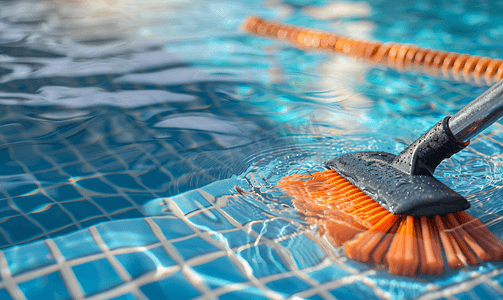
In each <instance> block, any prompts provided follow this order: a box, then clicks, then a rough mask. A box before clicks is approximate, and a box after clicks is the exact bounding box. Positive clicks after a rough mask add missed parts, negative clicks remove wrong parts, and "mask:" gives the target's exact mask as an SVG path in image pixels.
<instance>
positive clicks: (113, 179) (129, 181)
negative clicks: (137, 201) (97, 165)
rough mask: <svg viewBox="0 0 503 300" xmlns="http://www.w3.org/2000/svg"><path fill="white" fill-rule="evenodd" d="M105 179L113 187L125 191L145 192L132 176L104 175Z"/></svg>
mask: <svg viewBox="0 0 503 300" xmlns="http://www.w3.org/2000/svg"><path fill="white" fill-rule="evenodd" d="M105 178H106V179H107V180H108V181H110V183H112V184H113V185H115V186H117V187H120V188H122V189H125V190H134V191H145V188H144V187H142V186H141V185H139V184H138V183H137V182H136V181H135V180H134V178H133V177H132V176H130V175H127V174H114V175H106V176H105Z"/></svg>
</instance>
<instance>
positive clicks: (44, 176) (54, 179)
mask: <svg viewBox="0 0 503 300" xmlns="http://www.w3.org/2000/svg"><path fill="white" fill-rule="evenodd" d="M33 176H35V178H37V180H38V181H40V183H41V184H42V186H52V185H54V184H56V183H60V182H68V179H70V177H68V175H66V174H61V173H60V172H59V171H57V170H54V171H49V172H44V173H35V174H33Z"/></svg>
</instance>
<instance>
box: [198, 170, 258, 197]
mask: <svg viewBox="0 0 503 300" xmlns="http://www.w3.org/2000/svg"><path fill="white" fill-rule="evenodd" d="M241 185H246V186H247V185H248V182H247V181H246V179H239V178H238V177H237V176H236V175H232V177H231V178H229V179H222V180H218V181H215V182H213V183H210V184H208V185H205V186H203V187H202V188H201V189H202V190H203V191H205V192H207V193H208V194H210V195H212V196H213V197H215V198H216V197H218V196H221V195H229V194H231V193H236V190H235V189H234V187H235V186H241ZM229 191H230V193H229Z"/></svg>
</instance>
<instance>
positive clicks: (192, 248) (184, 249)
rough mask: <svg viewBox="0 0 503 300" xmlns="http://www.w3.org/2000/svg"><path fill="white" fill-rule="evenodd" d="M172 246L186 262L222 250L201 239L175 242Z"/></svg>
mask: <svg viewBox="0 0 503 300" xmlns="http://www.w3.org/2000/svg"><path fill="white" fill-rule="evenodd" d="M172 245H173V246H174V247H175V248H176V250H178V253H180V255H181V256H182V257H183V258H184V259H185V260H188V259H191V258H193V257H196V256H199V255H203V254H208V253H212V252H216V251H219V250H220V249H218V248H217V247H215V246H213V245H211V244H209V243H208V242H206V241H204V240H203V239H201V238H199V237H193V238H190V239H187V240H183V241H178V242H174V243H172Z"/></svg>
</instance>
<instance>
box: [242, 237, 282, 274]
mask: <svg viewBox="0 0 503 300" xmlns="http://www.w3.org/2000/svg"><path fill="white" fill-rule="evenodd" d="M236 255H237V256H240V257H241V258H242V259H243V260H244V261H245V262H246V263H248V265H249V266H250V267H251V269H252V272H253V275H254V276H255V277H257V278H260V277H264V276H268V275H273V274H278V273H282V272H286V271H287V268H286V267H285V265H284V262H282V260H281V258H280V256H279V255H278V254H277V253H276V251H275V250H273V249H272V248H271V247H268V246H265V245H258V246H255V247H251V248H248V249H244V250H240V251H238V252H237V253H236Z"/></svg>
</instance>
